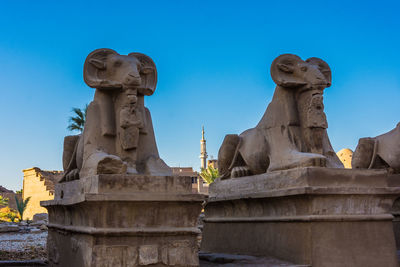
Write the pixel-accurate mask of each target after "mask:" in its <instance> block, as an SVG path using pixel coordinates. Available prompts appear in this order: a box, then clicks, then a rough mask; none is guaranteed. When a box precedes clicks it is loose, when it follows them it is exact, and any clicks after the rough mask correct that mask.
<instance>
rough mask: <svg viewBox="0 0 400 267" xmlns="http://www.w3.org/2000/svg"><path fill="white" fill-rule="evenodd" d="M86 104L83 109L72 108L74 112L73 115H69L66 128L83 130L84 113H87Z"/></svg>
mask: <svg viewBox="0 0 400 267" xmlns="http://www.w3.org/2000/svg"><path fill="white" fill-rule="evenodd" d="M87 108H88V105H87V104H86V105H85V107H84V108H83V109H80V108H72V112H73V113H75V116H71V117H69V122H70V124H69V125H68V127H67V129H68V130H70V131H80V132H82V131H83V127H84V126H85V121H86V113H87Z"/></svg>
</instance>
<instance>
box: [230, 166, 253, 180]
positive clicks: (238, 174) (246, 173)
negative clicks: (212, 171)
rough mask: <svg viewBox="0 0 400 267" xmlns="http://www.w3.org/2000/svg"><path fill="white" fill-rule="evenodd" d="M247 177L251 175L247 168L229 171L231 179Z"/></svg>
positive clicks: (236, 168) (241, 167) (240, 167)
mask: <svg viewBox="0 0 400 267" xmlns="http://www.w3.org/2000/svg"><path fill="white" fill-rule="evenodd" d="M249 175H251V171H250V169H249V167H247V166H239V167H234V168H233V169H232V171H231V177H232V178H237V177H243V176H249Z"/></svg>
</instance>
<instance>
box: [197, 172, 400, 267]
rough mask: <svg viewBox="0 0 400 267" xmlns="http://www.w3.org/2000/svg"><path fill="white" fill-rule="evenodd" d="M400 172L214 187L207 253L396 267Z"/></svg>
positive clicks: (271, 177) (256, 179)
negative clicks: (395, 206)
mask: <svg viewBox="0 0 400 267" xmlns="http://www.w3.org/2000/svg"><path fill="white" fill-rule="evenodd" d="M399 186H400V175H390V174H388V173H387V172H386V171H385V170H349V169H333V168H320V167H304V168H296V169H290V170H283V171H275V172H270V173H266V174H260V175H255V176H248V177H241V178H237V179H229V180H218V181H216V182H214V183H213V184H211V186H210V189H209V194H210V195H209V200H208V203H207V205H206V207H205V219H204V231H203V238H202V240H203V241H202V244H201V249H202V251H205V252H214V253H230V254H236V253H237V254H245V255H256V256H262V255H271V256H274V257H278V258H281V259H284V260H287V261H290V262H293V263H296V264H310V265H312V266H398V263H397V257H396V246H395V239H394V233H393V226H392V220H393V216H392V214H391V210H392V206H393V202H394V201H395V199H396V198H398V197H399V196H400V187H399Z"/></svg>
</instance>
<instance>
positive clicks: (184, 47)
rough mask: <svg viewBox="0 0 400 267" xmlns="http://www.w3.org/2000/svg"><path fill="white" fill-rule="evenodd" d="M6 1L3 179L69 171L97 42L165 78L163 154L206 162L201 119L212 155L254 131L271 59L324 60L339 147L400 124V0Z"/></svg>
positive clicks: (1, 12) (159, 121)
mask: <svg viewBox="0 0 400 267" xmlns="http://www.w3.org/2000/svg"><path fill="white" fill-rule="evenodd" d="M60 2H61V1H11V0H10V1H2V2H1V6H0V58H1V59H0V90H1V96H0V113H1V114H2V115H1V117H0V121H1V126H0V127H1V136H0V151H1V154H0V185H3V186H6V187H7V188H10V189H13V190H17V189H20V188H21V187H22V170H23V169H26V168H30V167H33V166H37V167H40V168H42V169H50V170H52V169H55V170H60V169H61V168H62V163H61V156H62V144H63V138H64V136H65V135H68V134H69V132H68V131H67V129H66V127H67V125H68V117H69V116H70V115H72V113H71V108H72V107H83V106H84V105H85V104H86V103H88V102H90V101H91V99H92V97H93V93H94V90H93V89H91V88H89V87H87V86H86V85H85V83H84V82H83V78H82V66H83V62H84V60H85V58H86V56H87V55H88V54H89V53H90V52H91V51H92V50H94V49H96V48H104V47H105V48H112V49H114V50H116V51H117V52H119V53H121V54H126V53H129V52H142V53H145V54H147V55H149V56H151V57H152V58H153V59H154V61H155V62H156V65H157V69H158V73H159V76H158V78H159V80H158V81H159V82H158V87H157V90H156V92H155V94H154V95H153V96H150V97H147V98H146V100H145V101H146V105H147V107H149V109H150V111H151V113H152V117H153V124H154V128H155V132H156V138H157V143H158V148H159V152H160V155H161V156H162V158H163V159H164V160H165V161H166V162H167V163H168V164H169V165H171V166H193V167H194V168H195V169H198V168H199V165H200V161H199V150H200V147H199V146H200V145H199V141H200V137H201V126H202V125H204V126H205V130H206V138H207V148H208V152H209V155H213V156H214V158H216V157H217V154H218V149H219V146H220V144H221V142H222V140H223V138H224V135H225V134H228V133H240V132H242V131H244V130H246V129H248V128H250V127H254V126H255V125H256V124H257V122H258V120H259V119H260V118H261V116H262V115H263V113H264V111H265V109H266V107H267V105H268V103H269V101H270V100H271V97H272V94H273V91H274V87H275V84H274V83H273V82H272V79H271V77H270V74H269V67H270V64H271V62H272V61H273V59H274V58H275V57H276V56H278V55H280V54H283V53H294V54H297V55H299V56H300V57H302V58H303V59H306V58H308V57H320V58H322V59H323V60H325V61H326V62H328V64H329V65H330V67H331V69H332V73H333V74H332V77H333V84H332V87H330V88H328V89H327V90H326V91H325V111H326V114H327V117H328V122H329V129H328V133H329V135H330V139H331V141H332V143H333V146H334V148H335V149H336V150H339V149H341V148H344V147H349V148H351V149H354V148H355V146H356V144H357V141H358V138H360V137H365V136H375V135H378V134H381V133H384V132H386V131H388V130H390V129H392V128H394V127H395V125H396V123H397V122H398V121H400V117H399V114H400V105H399V100H400V53H399V51H400V34H399V29H400V17H399V15H398V11H399V8H400V4H399V2H398V1H395V0H393V1H359V2H354V1H330V2H328V1H273V2H274V3H270V1H195V0H194V1H126V2H123V3H122V2H120V3H116V2H117V1H107V2H106V1H65V2H64V4H61V3H60Z"/></svg>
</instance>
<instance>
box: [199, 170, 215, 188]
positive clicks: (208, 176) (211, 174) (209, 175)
mask: <svg viewBox="0 0 400 267" xmlns="http://www.w3.org/2000/svg"><path fill="white" fill-rule="evenodd" d="M200 177H201V178H203V180H204V181H206V183H208V184H211V183H213V182H214V181H215V179H216V178H218V177H219V173H218V169H215V168H213V167H212V166H208V167H207V168H206V169H201V172H200Z"/></svg>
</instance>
